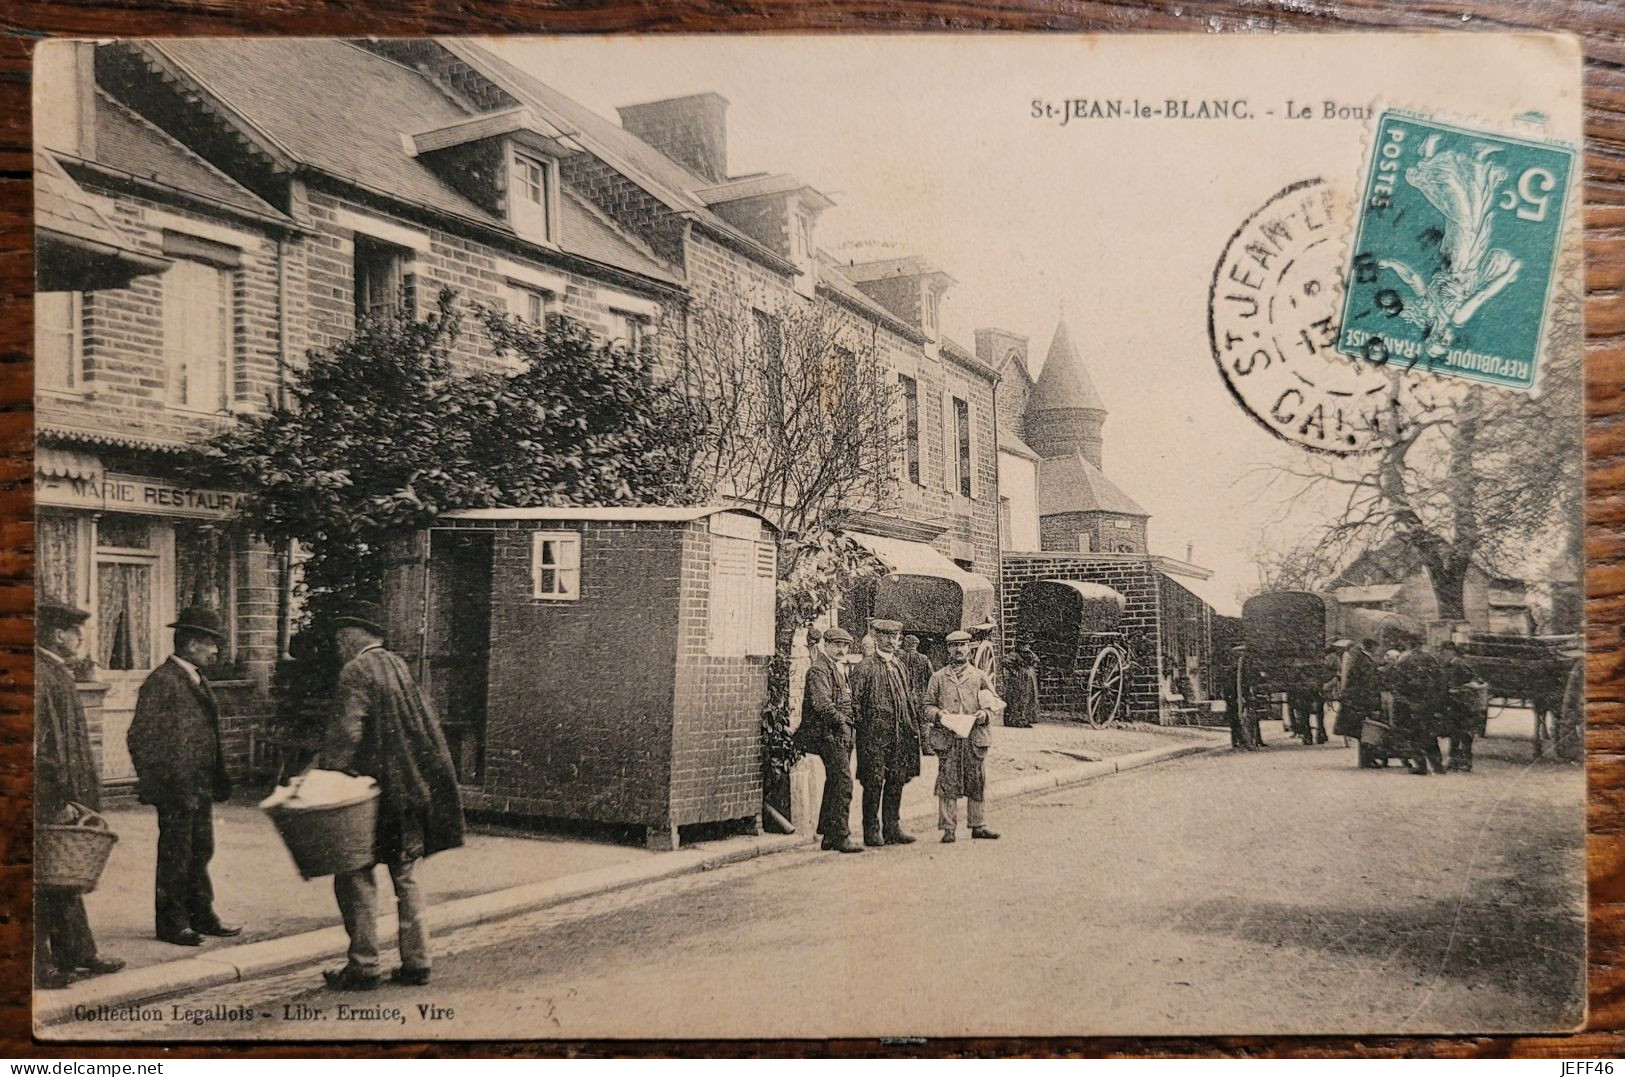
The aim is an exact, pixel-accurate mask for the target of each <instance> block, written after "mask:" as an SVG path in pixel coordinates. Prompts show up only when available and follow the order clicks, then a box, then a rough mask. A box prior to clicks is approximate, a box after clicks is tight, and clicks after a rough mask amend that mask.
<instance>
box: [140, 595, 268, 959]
mask: <svg viewBox="0 0 1625 1077" xmlns="http://www.w3.org/2000/svg"><path fill="white" fill-rule="evenodd" d="M169 627H170V628H173V629H174V630H175V653H174V654H172V655H170V656H169V660H168V661H166V662H164V663H163V664H162V665H160V666H159V667H158V668H157V669H155V670H153V671H152V673H151V674H150V675H149V676H148V677H147V679H146V681H145V682H144V683H143V684H142V685H141V693H140V695H138V696H137V697H136V702H135V718H134V719H132V720H131V722H130V731H129V734H128V737H127V740H126V743H127V744H128V745H129V749H130V761H131V762H132V763H134V764H135V774H136V779H137V782H138V785H137V794H138V796H139V798H140V800H141V803H143V804H151V805H152V806H153V807H155V808H156V809H157V810H158V869H157V873H156V880H155V885H154V891H155V893H154V898H155V901H154V906H155V913H156V918H157V934H158V938H160V939H162V940H163V941H164V942H168V943H173V944H174V945H176V946H201V945H202V944H203V942H204V940H205V938H206V937H208V936H211V935H212V936H216V937H221V938H229V937H230V936H233V935H240V934H241V933H242V930H243V929H242V928H241V927H240V926H237V925H235V924H227V923H225V922H223V921H222V920H221V919H220V917H219V915H218V914H216V912H215V909H214V884H213V883H212V882H210V880H209V861H210V860H211V859H213V857H214V803H215V801H218V800H225V799H226V798H227V797H229V796H231V779H230V778H229V777H228V776H227V775H226V757H225V752H224V751H223V750H222V748H221V745H220V707H219V704H218V703H217V702H216V701H215V698H214V690H213V689H212V688H210V687H209V681H208V678H207V677H205V676H204V675H203V671H204V670H205V669H207V668H209V667H210V666H212V665H213V664H214V662H215V660H216V659H217V658H219V657H220V644H221V643H222V642H223V641H224V640H225V638H226V637H225V633H223V632H222V631H221V628H220V615H219V614H217V613H215V612H214V611H213V610H211V609H207V608H205V607H203V606H190V607H188V608H187V609H185V610H183V611H181V615H180V616H179V617H177V618H176V619H175V623H174V624H172V625H170V626H169Z"/></svg>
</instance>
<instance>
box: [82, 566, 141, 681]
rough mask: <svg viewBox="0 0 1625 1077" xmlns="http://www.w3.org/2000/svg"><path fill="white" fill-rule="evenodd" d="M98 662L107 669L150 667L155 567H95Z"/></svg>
mask: <svg viewBox="0 0 1625 1077" xmlns="http://www.w3.org/2000/svg"><path fill="white" fill-rule="evenodd" d="M96 607H97V625H96V642H97V648H96V661H97V664H99V665H100V666H101V667H102V668H104V669H117V670H126V669H151V668H152V666H153V661H152V566H151V565H119V564H106V565H98V566H96Z"/></svg>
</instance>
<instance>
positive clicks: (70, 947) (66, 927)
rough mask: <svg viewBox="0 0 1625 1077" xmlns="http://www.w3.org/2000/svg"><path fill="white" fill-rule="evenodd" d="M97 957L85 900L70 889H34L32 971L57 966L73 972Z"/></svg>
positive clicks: (47, 969) (63, 970)
mask: <svg viewBox="0 0 1625 1077" xmlns="http://www.w3.org/2000/svg"><path fill="white" fill-rule="evenodd" d="M95 957H96V939H95V937H94V936H93V935H91V933H90V919H89V917H87V916H86V915H85V902H84V899H83V898H82V897H80V896H79V895H78V894H77V893H75V892H74V891H72V890H62V889H59V888H57V887H54V886H42V887H37V888H36V889H35V890H34V974H35V975H36V976H37V975H39V974H40V973H42V972H47V971H49V970H51V969H56V970H58V971H61V972H72V971H73V970H74V969H77V968H83V967H84V966H86V965H88V964H89V963H90V962H91V961H92V960H94V959H95Z"/></svg>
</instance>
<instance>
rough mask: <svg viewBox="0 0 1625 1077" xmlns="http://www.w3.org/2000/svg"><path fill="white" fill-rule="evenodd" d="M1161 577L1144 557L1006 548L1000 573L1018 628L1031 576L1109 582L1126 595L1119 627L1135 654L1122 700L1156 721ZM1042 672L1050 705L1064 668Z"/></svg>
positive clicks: (1011, 620) (1135, 714)
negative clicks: (1010, 550)
mask: <svg viewBox="0 0 1625 1077" xmlns="http://www.w3.org/2000/svg"><path fill="white" fill-rule="evenodd" d="M1159 578H1160V574H1159V573H1158V572H1157V571H1156V570H1155V569H1154V568H1153V567H1152V566H1151V563H1150V562H1149V561H1148V560H1146V559H1145V558H1143V557H1129V556H1116V557H1113V556H1110V555H1105V556H1097V557H1090V556H1087V555H1084V556H1078V555H1066V554H1059V553H1056V554H1049V553H1037V554H1032V553H1017V554H1005V555H1004V558H1003V571H1002V573H1001V580H1002V584H1003V589H1002V590H1003V593H1002V599H1003V611H1004V617H1003V620H1004V623H1005V624H1007V625H1015V626H1017V627H1018V630H1019V626H1020V625H1021V624H1022V620H1021V609H1020V605H1021V587H1022V585H1023V584H1025V583H1028V582H1030V581H1032V580H1083V581H1086V582H1089V583H1102V584H1105V585H1106V586H1108V587H1111V588H1112V589H1114V590H1115V591H1117V592H1118V593H1119V594H1121V595H1122V596H1123V598H1124V599H1125V600H1126V604H1125V606H1124V609H1123V621H1122V631H1123V633H1124V635H1125V637H1126V640H1127V645H1128V648H1129V650H1130V653H1131V656H1132V659H1133V660H1132V663H1131V668H1130V677H1129V688H1128V694H1127V700H1126V702H1127V706H1128V713H1129V716H1130V717H1131V718H1134V719H1135V720H1138V721H1149V722H1154V721H1158V720H1159V716H1160V712H1161V694H1160V691H1159V687H1160V686H1159V680H1158V673H1159V671H1160V668H1161V667H1160V662H1161V650H1160V642H1159V637H1160V633H1161V622H1160V600H1161V595H1160V590H1159V584H1158V580H1159ZM1043 672H1045V673H1047V676H1042V677H1041V678H1040V681H1041V684H1040V687H1041V690H1042V691H1043V692H1044V694H1045V696H1046V699H1045V700H1044V706H1046V707H1050V706H1052V705H1054V704H1055V703H1057V702H1058V701H1059V695H1058V693H1059V680H1058V677H1059V675H1060V674H1061V672H1062V671H1058V670H1048V671H1043Z"/></svg>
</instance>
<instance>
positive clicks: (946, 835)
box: [942, 830, 959, 845]
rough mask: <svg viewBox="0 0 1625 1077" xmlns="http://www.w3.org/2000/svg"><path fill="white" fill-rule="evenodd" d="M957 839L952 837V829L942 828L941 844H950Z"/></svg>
mask: <svg viewBox="0 0 1625 1077" xmlns="http://www.w3.org/2000/svg"><path fill="white" fill-rule="evenodd" d="M958 840H959V839H958V838H956V837H954V832H953V831H952V830H944V831H943V832H942V844H944V845H952V844H953V843H954V842H956V841H958Z"/></svg>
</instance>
